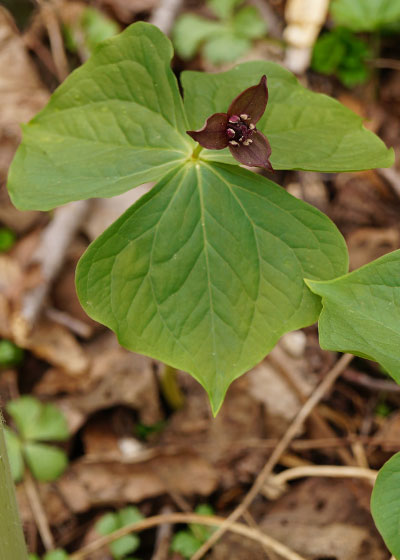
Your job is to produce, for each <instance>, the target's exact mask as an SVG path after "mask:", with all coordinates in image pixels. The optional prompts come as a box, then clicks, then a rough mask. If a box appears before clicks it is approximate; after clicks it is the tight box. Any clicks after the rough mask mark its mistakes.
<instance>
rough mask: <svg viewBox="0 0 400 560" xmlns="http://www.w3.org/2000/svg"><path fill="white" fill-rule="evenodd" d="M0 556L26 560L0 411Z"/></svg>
mask: <svg viewBox="0 0 400 560" xmlns="http://www.w3.org/2000/svg"><path fill="white" fill-rule="evenodd" d="M0 558H4V559H6V558H7V559H10V560H11V559H12V560H28V554H27V550H26V545H25V539H24V534H23V532H22V525H21V520H20V518H19V512H18V506H17V499H16V496H15V488H14V482H13V479H12V476H11V470H10V465H9V462H8V457H7V449H6V442H5V438H4V431H3V418H2V416H1V412H0Z"/></svg>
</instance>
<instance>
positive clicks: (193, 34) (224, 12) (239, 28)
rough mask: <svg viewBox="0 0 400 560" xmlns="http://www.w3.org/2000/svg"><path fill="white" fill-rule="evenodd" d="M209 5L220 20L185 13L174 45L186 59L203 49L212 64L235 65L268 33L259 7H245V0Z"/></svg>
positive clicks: (216, 1)
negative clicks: (229, 63) (254, 41)
mask: <svg viewBox="0 0 400 560" xmlns="http://www.w3.org/2000/svg"><path fill="white" fill-rule="evenodd" d="M207 4H208V7H209V9H210V10H211V11H212V12H213V13H214V15H215V16H216V17H217V18H218V19H217V20H211V19H206V18H203V17H201V16H197V15H195V14H183V15H182V16H181V17H180V18H178V20H177V22H176V24H175V27H174V30H173V42H174V45H175V49H176V52H177V53H178V54H179V56H180V57H181V58H183V59H185V60H188V59H190V58H193V56H194V55H195V54H196V53H197V52H198V51H199V50H201V52H202V53H203V55H204V56H205V58H206V59H207V60H209V61H210V62H212V63H213V64H216V65H218V64H222V63H224V62H232V61H234V60H237V59H238V58H239V57H240V56H242V55H244V54H245V53H246V52H247V51H248V50H249V49H250V48H251V45H252V41H253V40H255V39H260V38H261V37H264V36H265V35H266V33H267V31H268V28H267V25H266V23H265V22H264V20H263V19H262V17H261V15H260V13H259V11H258V10H257V8H255V7H254V6H247V5H245V6H243V0H208V2H207Z"/></svg>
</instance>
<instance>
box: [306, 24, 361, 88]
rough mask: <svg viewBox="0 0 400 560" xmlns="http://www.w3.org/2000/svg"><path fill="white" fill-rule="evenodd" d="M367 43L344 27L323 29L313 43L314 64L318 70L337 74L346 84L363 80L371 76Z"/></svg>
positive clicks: (348, 85) (359, 82)
mask: <svg viewBox="0 0 400 560" xmlns="http://www.w3.org/2000/svg"><path fill="white" fill-rule="evenodd" d="M370 57H371V49H370V48H369V46H368V44H367V43H366V42H365V41H363V40H362V39H360V38H358V37H357V36H356V35H355V34H354V33H352V32H351V31H349V30H348V29H345V28H344V27H336V28H334V29H333V30H332V31H329V32H327V33H324V34H323V35H321V37H319V38H318V40H317V41H316V43H315V45H314V50H313V57H312V61H311V67H312V69H313V70H315V72H319V73H321V74H326V75H328V76H331V75H335V76H337V77H338V78H339V80H340V81H341V82H342V84H343V85H345V86H346V87H349V88H351V87H354V86H356V85H358V84H362V83H364V82H366V81H367V80H368V78H369V77H370V70H369V67H368V64H367V60H368V59H369V58H370Z"/></svg>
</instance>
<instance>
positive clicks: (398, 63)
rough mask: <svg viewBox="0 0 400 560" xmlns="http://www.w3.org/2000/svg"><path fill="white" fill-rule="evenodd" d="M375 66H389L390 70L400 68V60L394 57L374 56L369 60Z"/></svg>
mask: <svg viewBox="0 0 400 560" xmlns="http://www.w3.org/2000/svg"><path fill="white" fill-rule="evenodd" d="M369 63H370V64H372V66H375V68H387V69H389V70H400V60H395V59H393V58H374V59H372V60H370V61H369Z"/></svg>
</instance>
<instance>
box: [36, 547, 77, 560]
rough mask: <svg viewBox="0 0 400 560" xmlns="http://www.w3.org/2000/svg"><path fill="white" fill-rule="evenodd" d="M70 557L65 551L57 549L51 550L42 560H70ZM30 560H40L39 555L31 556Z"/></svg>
mask: <svg viewBox="0 0 400 560" xmlns="http://www.w3.org/2000/svg"><path fill="white" fill-rule="evenodd" d="M68 558H69V556H68V554H67V553H66V552H65V550H61V549H60V548H57V549H56V550H51V551H50V552H47V553H46V554H45V555H44V556H42V560H68ZM29 560H40V558H39V556H38V555H37V554H29Z"/></svg>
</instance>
